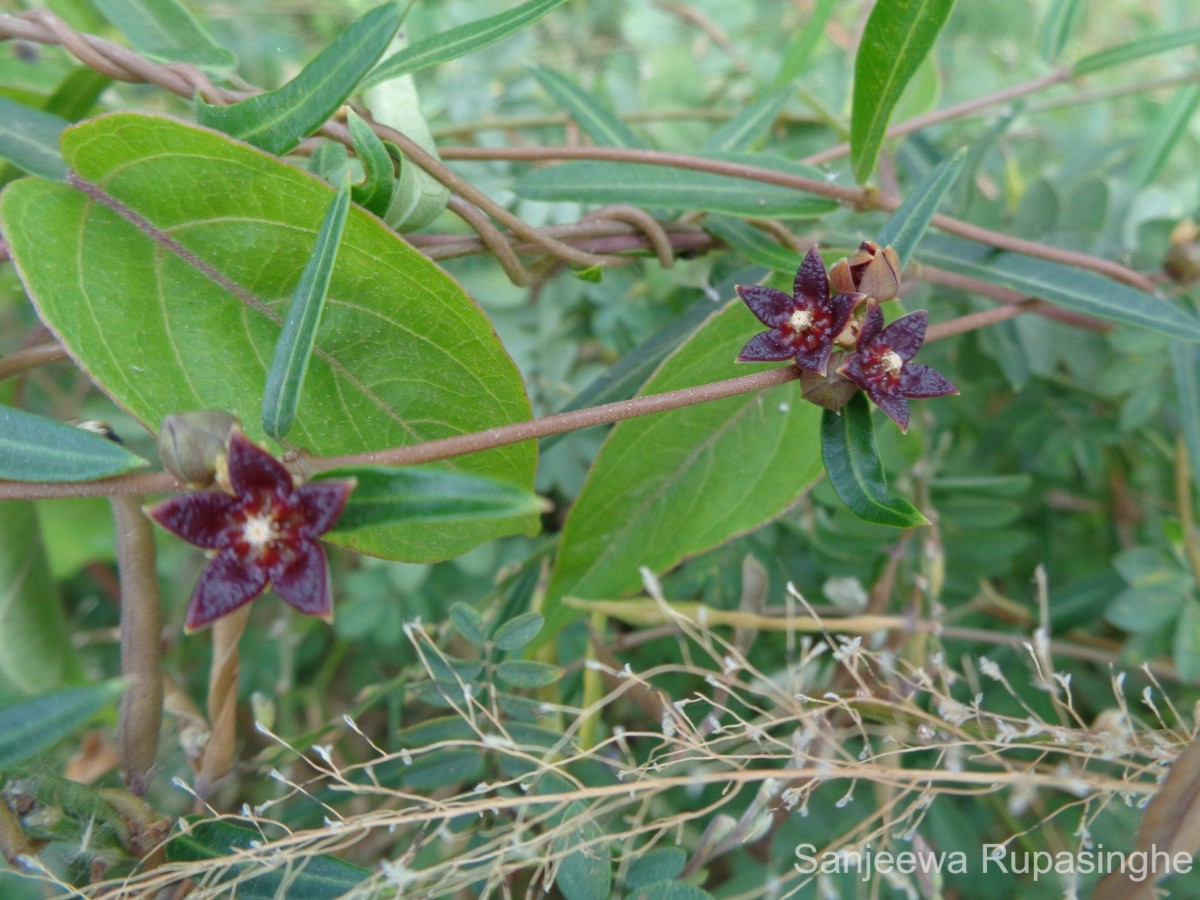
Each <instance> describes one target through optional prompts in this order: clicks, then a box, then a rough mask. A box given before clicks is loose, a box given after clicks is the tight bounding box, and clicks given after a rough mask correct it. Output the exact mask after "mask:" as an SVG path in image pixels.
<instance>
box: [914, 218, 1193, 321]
mask: <svg viewBox="0 0 1200 900" xmlns="http://www.w3.org/2000/svg"><path fill="white" fill-rule="evenodd" d="M916 255H917V259H919V260H921V261H922V262H925V263H928V264H929V265H931V266H938V267H939V268H942V269H947V270H948V271H951V272H958V273H959V274H961V275H969V276H971V277H972V278H978V279H979V280H981V281H986V282H988V283H990V284H998V285H1000V286H1001V287H1006V288H1010V289H1012V290H1014V291H1019V292H1020V293H1022V294H1027V295H1029V296H1031V297H1040V298H1041V299H1043V300H1047V301H1049V302H1050V303H1053V304H1055V305H1057V306H1062V307H1064V308H1066V309H1073V310H1075V311H1076V312H1081V313H1086V314H1087V315H1090V316H1096V317H1097V318H1100V319H1108V320H1109V321H1112V322H1121V323H1123V324H1126V325H1137V326H1138V327H1140V328H1149V329H1152V330H1154V331H1161V332H1162V333H1163V334H1168V335H1171V336H1172V337H1175V338H1179V339H1180V340H1184V341H1200V317H1198V316H1196V315H1195V314H1194V313H1190V312H1186V311H1184V310H1183V309H1181V308H1180V307H1177V306H1172V305H1171V304H1170V303H1168V302H1167V301H1166V300H1164V299H1163V298H1162V297H1156V296H1153V295H1152V294H1144V293H1142V292H1141V291H1138V290H1135V289H1133V288H1131V287H1128V286H1127V285H1123V284H1118V283H1117V282H1115V281H1110V280H1109V279H1107V278H1104V277H1103V276H1101V275H1096V274H1095V273H1093V272H1085V271H1084V270H1082V269H1076V268H1073V267H1072V266H1064V265H1062V264H1061V263H1054V262H1049V261H1048V260H1044V259H1037V258H1036V257H1032V256H1026V255H1024V254H1022V253H1006V252H997V251H996V249H995V248H994V247H989V246H987V245H985V244H979V243H976V242H975V241H966V240H963V239H961V238H953V237H947V236H945V235H940V234H937V235H928V236H926V238H925V240H923V241H922V242H921V246H920V247H919V248H917V254H916Z"/></svg>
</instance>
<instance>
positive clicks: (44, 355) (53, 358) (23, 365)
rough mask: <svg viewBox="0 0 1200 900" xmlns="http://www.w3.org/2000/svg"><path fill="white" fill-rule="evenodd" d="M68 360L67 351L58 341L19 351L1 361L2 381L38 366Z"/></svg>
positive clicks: (0, 378) (0, 372) (0, 373)
mask: <svg viewBox="0 0 1200 900" xmlns="http://www.w3.org/2000/svg"><path fill="white" fill-rule="evenodd" d="M66 358H67V351H66V350H64V349H63V346H62V344H60V343H59V342H58V341H47V342H46V343H44V344H37V345H36V346H33V347H26V348H25V349H24V350H18V351H16V352H15V353H10V354H9V355H8V356H6V357H4V358H3V359H0V381H3V380H4V379H6V378H12V377H13V376H14V375H20V374H21V373H22V372H28V371H29V370H30V369H36V368H37V367H38V366H44V365H46V363H52V362H57V361H58V360H60V359H66Z"/></svg>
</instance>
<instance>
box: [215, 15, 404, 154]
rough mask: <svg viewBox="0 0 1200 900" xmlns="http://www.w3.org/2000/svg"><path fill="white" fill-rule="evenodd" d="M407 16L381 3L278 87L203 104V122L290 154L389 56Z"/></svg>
mask: <svg viewBox="0 0 1200 900" xmlns="http://www.w3.org/2000/svg"><path fill="white" fill-rule="evenodd" d="M403 17H404V12H403V10H402V9H401V8H400V6H399V4H397V3H385V4H383V5H382V6H377V7H376V8H375V9H373V10H371V11H370V12H369V13H367V14H365V15H363V16H361V17H359V18H358V19H356V20H355V21H354V23H353V24H351V25H350V27H349V28H347V29H346V30H345V31H343V32H342V33H341V34H340V35H338V37H337V38H336V39H335V40H334V41H333V43H331V44H330V45H329V46H328V47H326V48H325V49H324V50H322V51H321V52H320V53H319V54H317V57H316V59H314V60H313V61H312V62H310V63H309V64H308V65H307V66H305V67H304V69H303V70H301V72H300V74H299V75H297V76H296V77H295V78H293V79H292V80H291V81H289V82H288V83H287V84H285V85H284V86H283V87H281V88H279V89H278V90H274V91H267V92H266V93H263V94H256V95H255V96H253V97H249V98H247V99H246V100H243V101H242V102H241V103H235V104H233V105H232V106H210V105H209V104H207V103H197V110H196V112H197V117H198V118H199V120H200V124H202V125H207V126H209V127H210V128H215V129H217V130H218V131H223V132H225V133H226V134H229V135H232V136H233V137H237V138H241V139H242V140H244V141H247V142H249V143H251V144H254V146H256V147H261V148H262V149H263V150H266V151H267V152H268V153H277V154H278V153H286V152H287V151H289V150H291V149H292V148H293V147H295V146H296V145H297V144H299V143H300V142H301V141H302V140H304V139H305V138H306V137H308V136H309V135H310V134H312V133H313V132H314V131H316V130H317V128H319V127H320V126H321V124H322V123H324V122H325V120H326V119H328V118H329V117H330V116H331V115H333V113H334V112H335V111H336V110H337V108H338V107H339V106H341V105H342V104H343V103H344V102H345V101H346V98H347V97H349V96H350V94H351V92H353V91H354V89H355V88H356V87H358V83H359V82H360V81H361V80H362V77H363V76H364V75H366V74H367V72H369V71H370V69H371V66H373V65H375V63H376V62H377V61H378V60H379V57H381V56H382V55H383V52H384V50H386V49H387V45H388V43H389V42H390V41H391V39H392V35H393V34H395V33H396V29H397V28H399V27H400V22H401V20H402V19H403Z"/></svg>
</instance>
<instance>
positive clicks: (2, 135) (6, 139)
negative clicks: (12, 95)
mask: <svg viewBox="0 0 1200 900" xmlns="http://www.w3.org/2000/svg"><path fill="white" fill-rule="evenodd" d="M66 127H67V122H66V121H65V120H63V119H60V118H59V117H58V116H52V115H50V113H46V112H42V111H41V110H39V109H30V108H29V107H28V106H24V105H23V104H20V103H14V102H13V101H12V100H7V99H5V98H4V97H0V159H7V160H8V161H9V162H10V163H12V164H13V165H15V166H16V167H17V168H19V169H23V170H24V171H26V172H28V173H29V174H30V175H41V176H42V177H43V178H58V179H61V178H65V177H66V175H67V165H66V163H64V162H63V160H62V156H61V155H60V154H59V152H58V137H59V135H60V134H62V130H63V129H64V128H66ZM0 168H2V166H0Z"/></svg>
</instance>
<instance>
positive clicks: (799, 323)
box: [788, 309, 813, 332]
mask: <svg viewBox="0 0 1200 900" xmlns="http://www.w3.org/2000/svg"><path fill="white" fill-rule="evenodd" d="M812 322H813V317H812V313H810V312H809V311H808V310H807V309H798V310H796V311H795V312H794V313H792V317H791V318H790V319H788V328H790V329H792V331H796V332H800V331H807V330H808V329H809V326H811V325H812Z"/></svg>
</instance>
